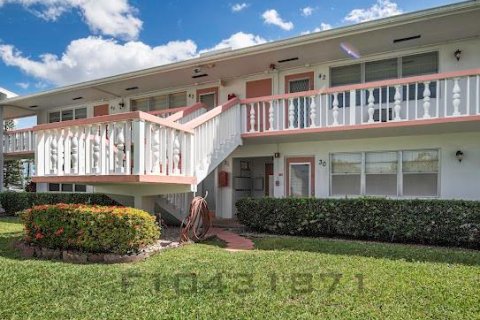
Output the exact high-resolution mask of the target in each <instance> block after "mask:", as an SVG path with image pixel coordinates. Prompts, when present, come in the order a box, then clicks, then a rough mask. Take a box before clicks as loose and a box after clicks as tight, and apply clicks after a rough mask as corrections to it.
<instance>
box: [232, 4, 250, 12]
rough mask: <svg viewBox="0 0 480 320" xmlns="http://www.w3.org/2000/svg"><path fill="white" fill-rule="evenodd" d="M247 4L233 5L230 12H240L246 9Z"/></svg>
mask: <svg viewBox="0 0 480 320" xmlns="http://www.w3.org/2000/svg"><path fill="white" fill-rule="evenodd" d="M248 6H249V5H248V4H247V3H245V2H243V3H235V4H234V5H233V6H232V11H233V12H240V11H242V10H244V9H247V8H248Z"/></svg>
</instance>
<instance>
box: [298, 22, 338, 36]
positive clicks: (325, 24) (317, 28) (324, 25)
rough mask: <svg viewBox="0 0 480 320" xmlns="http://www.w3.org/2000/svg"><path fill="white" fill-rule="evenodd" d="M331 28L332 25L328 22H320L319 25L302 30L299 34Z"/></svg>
mask: <svg viewBox="0 0 480 320" xmlns="http://www.w3.org/2000/svg"><path fill="white" fill-rule="evenodd" d="M330 29H332V25H331V24H329V23H325V22H322V23H320V27H316V28H315V29H313V30H308V31H304V32H302V33H301V34H302V35H303V34H309V33H312V32H320V31H325V30H330Z"/></svg>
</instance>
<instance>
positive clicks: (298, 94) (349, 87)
mask: <svg viewBox="0 0 480 320" xmlns="http://www.w3.org/2000/svg"><path fill="white" fill-rule="evenodd" d="M479 74H480V69H470V70H460V71H452V72H443V73H435V74H427V75H423V76H415V77H407V78H400V79H389V80H381V81H372V82H366V83H359V84H354V85H346V86H339V87H330V88H323V89H318V90H310V91H304V92H296V93H286V94H277V95H273V96H268V97H259V98H251V99H242V100H240V103H242V104H249V103H254V102H260V101H272V100H280V99H289V98H297V97H305V96H314V95H319V94H328V93H334V92H345V91H350V90H361V89H369V88H378V87H386V86H394V85H405V84H410V83H415V82H425V81H434V80H440V79H447V78H456V77H466V76H472V75H479Z"/></svg>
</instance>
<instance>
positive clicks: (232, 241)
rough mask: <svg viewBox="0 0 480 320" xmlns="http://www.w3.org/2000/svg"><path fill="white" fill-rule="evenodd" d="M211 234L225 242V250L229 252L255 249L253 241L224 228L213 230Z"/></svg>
mask: <svg viewBox="0 0 480 320" xmlns="http://www.w3.org/2000/svg"><path fill="white" fill-rule="evenodd" d="M209 234H211V235H216V236H217V237H218V238H219V239H220V240H222V241H225V243H226V244H227V247H226V248H225V249H226V250H228V251H242V250H252V249H253V247H254V246H253V242H252V240H250V239H247V238H245V237H242V236H240V235H238V234H236V233H234V232H231V231H227V230H225V229H222V228H211V229H210V231H209Z"/></svg>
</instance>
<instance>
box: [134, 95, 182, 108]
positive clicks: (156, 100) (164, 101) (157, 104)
mask: <svg viewBox="0 0 480 320" xmlns="http://www.w3.org/2000/svg"><path fill="white" fill-rule="evenodd" d="M130 104H131V107H132V110H133V111H144V112H148V111H155V110H163V109H169V108H178V107H185V106H186V105H187V92H178V93H172V94H164V95H159V96H154V97H147V98H141V99H132V100H131V102H130Z"/></svg>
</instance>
